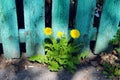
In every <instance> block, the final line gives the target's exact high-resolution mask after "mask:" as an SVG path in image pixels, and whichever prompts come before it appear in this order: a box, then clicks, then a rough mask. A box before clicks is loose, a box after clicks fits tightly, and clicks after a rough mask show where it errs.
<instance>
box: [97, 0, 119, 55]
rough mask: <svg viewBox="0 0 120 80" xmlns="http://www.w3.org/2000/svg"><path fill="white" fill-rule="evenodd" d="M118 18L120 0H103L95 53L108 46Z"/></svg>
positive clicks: (116, 26)
mask: <svg viewBox="0 0 120 80" xmlns="http://www.w3.org/2000/svg"><path fill="white" fill-rule="evenodd" d="M119 20H120V0H105V3H104V6H103V11H102V16H101V21H100V26H99V32H98V38H97V42H96V47H95V53H96V54H97V53H99V52H101V51H104V50H105V49H106V48H107V47H108V45H109V40H111V39H112V38H113V35H115V33H116V32H117V29H118V24H119Z"/></svg>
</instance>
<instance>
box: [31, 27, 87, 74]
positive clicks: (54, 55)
mask: <svg viewBox="0 0 120 80" xmlns="http://www.w3.org/2000/svg"><path fill="white" fill-rule="evenodd" d="M44 33H45V34H46V35H48V36H49V38H48V39H46V40H45V42H44V44H43V45H44V48H45V55H35V56H32V57H30V58H29V60H30V61H37V62H39V63H42V64H44V63H45V64H48V68H49V69H50V70H51V71H58V70H59V69H62V68H66V69H68V70H69V71H70V72H72V73H74V71H75V70H76V68H77V67H76V64H80V59H84V58H86V56H87V55H88V53H87V52H85V53H83V54H79V53H80V50H81V48H80V47H81V44H80V43H79V44H78V43H76V42H75V41H74V39H76V38H78V37H79V36H80V33H79V31H78V30H76V29H73V30H71V32H70V35H71V37H72V38H73V40H71V39H70V40H69V39H68V38H66V36H65V35H64V33H63V32H61V31H59V32H58V33H57V39H56V38H54V37H52V36H51V34H52V29H51V28H49V27H47V28H45V30H44Z"/></svg>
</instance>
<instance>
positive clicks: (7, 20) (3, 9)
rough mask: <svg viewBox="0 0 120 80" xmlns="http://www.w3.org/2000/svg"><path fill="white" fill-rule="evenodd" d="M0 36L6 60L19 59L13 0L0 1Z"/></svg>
mask: <svg viewBox="0 0 120 80" xmlns="http://www.w3.org/2000/svg"><path fill="white" fill-rule="evenodd" d="M0 33H1V34H0V35H1V42H2V45H3V51H4V56H5V57H6V58H19V57H20V50H19V39H18V27H17V15H16V6H15V0H0Z"/></svg>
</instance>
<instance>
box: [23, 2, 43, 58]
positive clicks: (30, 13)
mask: <svg viewBox="0 0 120 80" xmlns="http://www.w3.org/2000/svg"><path fill="white" fill-rule="evenodd" d="M24 18H25V34H26V39H25V40H26V56H27V57H29V56H32V55H35V54H44V49H43V46H42V44H43V41H44V27H45V0H24Z"/></svg>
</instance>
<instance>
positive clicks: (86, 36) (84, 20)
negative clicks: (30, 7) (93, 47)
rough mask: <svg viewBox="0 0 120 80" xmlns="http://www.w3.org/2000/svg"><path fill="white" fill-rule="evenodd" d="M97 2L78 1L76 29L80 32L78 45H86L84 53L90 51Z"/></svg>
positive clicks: (92, 0) (90, 0)
mask: <svg viewBox="0 0 120 80" xmlns="http://www.w3.org/2000/svg"><path fill="white" fill-rule="evenodd" d="M95 6H96V0H78V3H77V13H76V21H75V28H76V29H78V30H79V31H80V33H81V34H80V38H79V41H78V43H80V42H82V43H84V46H83V51H86V50H87V51H88V50H89V46H90V39H91V35H93V34H92V33H93V32H92V31H93V29H92V28H93V25H92V24H93V17H94V12H95Z"/></svg>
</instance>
